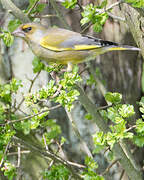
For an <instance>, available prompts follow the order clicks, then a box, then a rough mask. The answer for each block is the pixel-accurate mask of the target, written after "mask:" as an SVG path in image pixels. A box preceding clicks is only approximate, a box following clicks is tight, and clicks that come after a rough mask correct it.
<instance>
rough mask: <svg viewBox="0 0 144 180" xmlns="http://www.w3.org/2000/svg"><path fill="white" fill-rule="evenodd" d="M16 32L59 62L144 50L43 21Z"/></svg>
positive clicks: (39, 52)
mask: <svg viewBox="0 0 144 180" xmlns="http://www.w3.org/2000/svg"><path fill="white" fill-rule="evenodd" d="M13 34H14V35H15V36H18V37H22V38H23V39H24V40H25V41H26V42H27V43H28V45H29V47H30V48H31V49H32V51H33V53H34V54H35V55H36V56H38V57H39V58H40V59H41V60H45V61H47V62H55V63H58V64H77V63H81V62H84V61H88V60H92V59H94V58H95V57H96V56H97V55H99V54H103V53H105V52H108V51H113V50H138V51H139V50H140V49H139V48H136V47H132V46H126V45H118V44H117V43H114V42H110V41H103V40H101V39H97V38H94V37H90V36H86V35H81V34H80V33H77V32H73V31H69V30H66V29H60V28H56V27H54V28H48V29H47V28H46V27H44V26H42V25H40V24H36V23H27V24H22V25H20V26H19V27H18V28H17V29H16V30H15V31H14V32H13Z"/></svg>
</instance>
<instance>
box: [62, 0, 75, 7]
mask: <svg viewBox="0 0 144 180" xmlns="http://www.w3.org/2000/svg"><path fill="white" fill-rule="evenodd" d="M76 4H77V0H65V1H64V2H62V5H63V6H64V7H65V8H67V9H68V8H70V9H73V8H75V6H76Z"/></svg>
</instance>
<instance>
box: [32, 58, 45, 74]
mask: <svg viewBox="0 0 144 180" xmlns="http://www.w3.org/2000/svg"><path fill="white" fill-rule="evenodd" d="M32 65H33V72H34V73H37V72H40V71H41V70H43V69H44V64H43V63H42V62H41V61H40V60H39V58H38V57H36V56H35V57H34V59H33V61H32Z"/></svg>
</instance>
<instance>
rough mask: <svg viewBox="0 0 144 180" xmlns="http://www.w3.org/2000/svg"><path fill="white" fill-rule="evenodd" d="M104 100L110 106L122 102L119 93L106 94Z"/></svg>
mask: <svg viewBox="0 0 144 180" xmlns="http://www.w3.org/2000/svg"><path fill="white" fill-rule="evenodd" d="M105 100H106V101H108V102H111V103H112V104H118V103H120V102H121V100H122V95H121V94H120V93H112V92H107V93H106V94H105Z"/></svg>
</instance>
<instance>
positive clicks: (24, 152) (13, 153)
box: [7, 146, 30, 156]
mask: <svg viewBox="0 0 144 180" xmlns="http://www.w3.org/2000/svg"><path fill="white" fill-rule="evenodd" d="M19 147H21V146H19ZM29 153H30V151H20V154H29ZM17 154H18V153H17V152H10V153H7V156H13V155H17Z"/></svg>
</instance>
